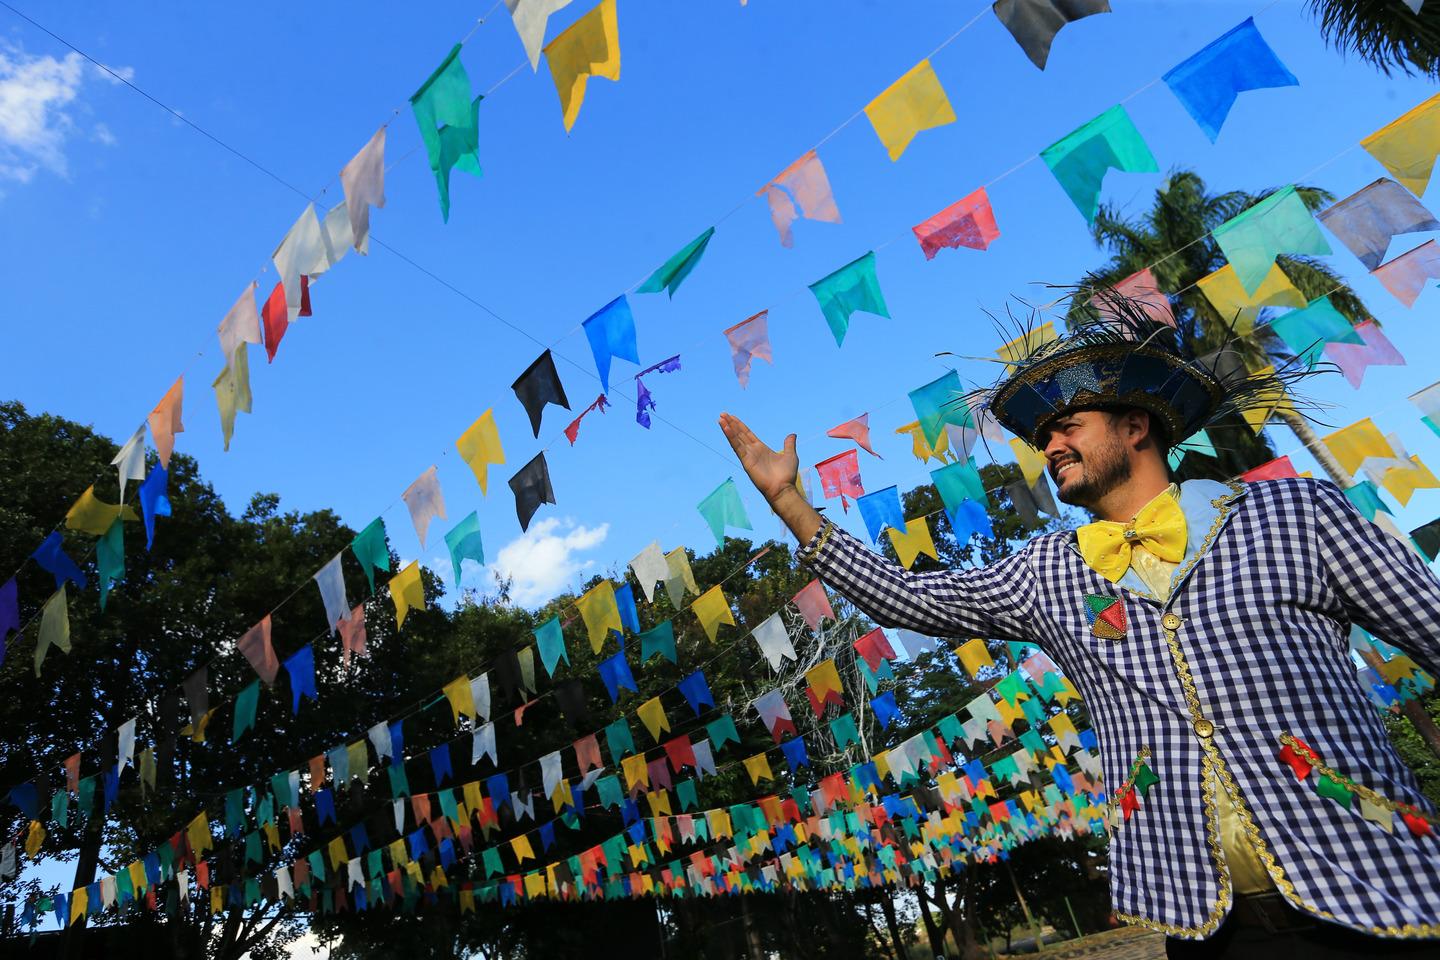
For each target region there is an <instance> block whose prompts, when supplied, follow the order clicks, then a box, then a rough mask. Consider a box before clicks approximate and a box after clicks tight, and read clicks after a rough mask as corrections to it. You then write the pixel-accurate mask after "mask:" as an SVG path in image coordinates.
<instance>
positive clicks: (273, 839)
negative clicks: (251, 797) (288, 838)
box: [260, 823, 280, 850]
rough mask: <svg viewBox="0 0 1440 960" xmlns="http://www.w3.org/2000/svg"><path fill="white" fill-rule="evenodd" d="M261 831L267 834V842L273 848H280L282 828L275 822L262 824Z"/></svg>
mask: <svg viewBox="0 0 1440 960" xmlns="http://www.w3.org/2000/svg"><path fill="white" fill-rule="evenodd" d="M260 832H261V833H263V834H265V843H266V844H267V845H268V846H269V847H270V849H271V850H279V849H280V828H279V827H277V826H275V824H273V823H262V824H260Z"/></svg>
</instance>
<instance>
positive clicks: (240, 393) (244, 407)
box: [210, 343, 254, 450]
mask: <svg viewBox="0 0 1440 960" xmlns="http://www.w3.org/2000/svg"><path fill="white" fill-rule="evenodd" d="M210 386H211V388H212V389H213V390H214V391H215V406H217V407H218V408H219V409H220V433H221V436H222V438H223V439H224V441H225V449H226V450H229V449H230V439H231V437H233V436H235V414H236V412H237V411H238V412H240V413H249V412H250V408H251V404H252V403H253V402H254V398H253V397H252V396H251V394H250V351H249V348H248V347H246V346H245V344H244V343H241V344H240V345H239V346H238V347H236V349H235V355H234V356H233V357H232V358H230V362H229V363H227V364H226V365H225V369H224V370H221V371H220V375H219V376H218V377H216V378H215V380H214V382H213V383H211V384H210Z"/></svg>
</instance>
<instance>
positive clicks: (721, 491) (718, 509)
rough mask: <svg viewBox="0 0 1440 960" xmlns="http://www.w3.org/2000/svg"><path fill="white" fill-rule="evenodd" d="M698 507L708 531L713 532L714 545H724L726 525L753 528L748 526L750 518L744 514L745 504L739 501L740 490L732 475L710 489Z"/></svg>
mask: <svg viewBox="0 0 1440 960" xmlns="http://www.w3.org/2000/svg"><path fill="white" fill-rule="evenodd" d="M698 509H699V510H700V516H702V517H704V518H705V522H706V523H708V524H709V525H710V532H711V533H713V534H715V544H716V546H720V547H723V546H725V528H726V527H739V528H740V529H742V530H753V529H755V528H754V527H752V526H750V518H749V517H748V516H746V515H745V504H743V503H741V502H740V491H739V490H738V489H737V488H736V486H735V478H734V477H727V478H726V479H725V481H724V482H723V483H721V484H720V486H718V487H716V488H715V489H714V490H711V491H710V494H709V495H708V496H707V497H706V498H705V499H704V500H701V501H700V503H699V505H698Z"/></svg>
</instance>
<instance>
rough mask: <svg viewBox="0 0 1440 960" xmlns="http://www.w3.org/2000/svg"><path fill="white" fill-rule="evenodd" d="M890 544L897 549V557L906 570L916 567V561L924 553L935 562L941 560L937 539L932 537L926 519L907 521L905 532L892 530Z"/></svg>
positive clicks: (917, 518) (919, 518)
mask: <svg viewBox="0 0 1440 960" xmlns="http://www.w3.org/2000/svg"><path fill="white" fill-rule="evenodd" d="M890 543H891V544H892V545H893V546H894V547H895V555H896V556H898V557H899V558H900V565H901V566H902V567H904V568H905V569H906V570H909V569H910V568H911V567H913V566H914V565H915V561H916V559H917V558H919V556H920V554H922V553H923V554H925V555H926V556H928V557H930V558H931V559H933V560H939V559H940V554H939V553H937V552H936V550H935V539H934V538H933V537H932V536H931V535H930V525H929V523H928V522H927V521H926V520H925V518H924V517H916V518H915V519H914V520H907V521H906V522H905V529H904V531H900V530H895V529H893V528H892V529H891V530H890Z"/></svg>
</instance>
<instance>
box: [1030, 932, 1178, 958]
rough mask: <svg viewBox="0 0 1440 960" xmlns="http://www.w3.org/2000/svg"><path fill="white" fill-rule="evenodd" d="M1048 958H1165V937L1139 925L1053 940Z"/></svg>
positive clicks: (1048, 949)
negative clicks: (1059, 940) (1057, 940)
mask: <svg viewBox="0 0 1440 960" xmlns="http://www.w3.org/2000/svg"><path fill="white" fill-rule="evenodd" d="M1029 956H1032V957H1033V956H1038V957H1043V958H1048V960H1072V958H1073V960H1079V958H1085V960H1164V957H1165V937H1164V936H1163V935H1161V934H1158V933H1152V932H1150V931H1148V930H1141V929H1139V928H1138V927H1124V928H1121V929H1119V930H1109V931H1107V932H1105V933H1097V934H1094V935H1093V936H1089V937H1086V938H1084V939H1083V940H1071V941H1069V942H1068V943H1061V944H1053V945H1050V946H1047V947H1046V948H1045V952H1044V953H1043V954H1038V955H1037V954H1030V955H1029Z"/></svg>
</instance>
